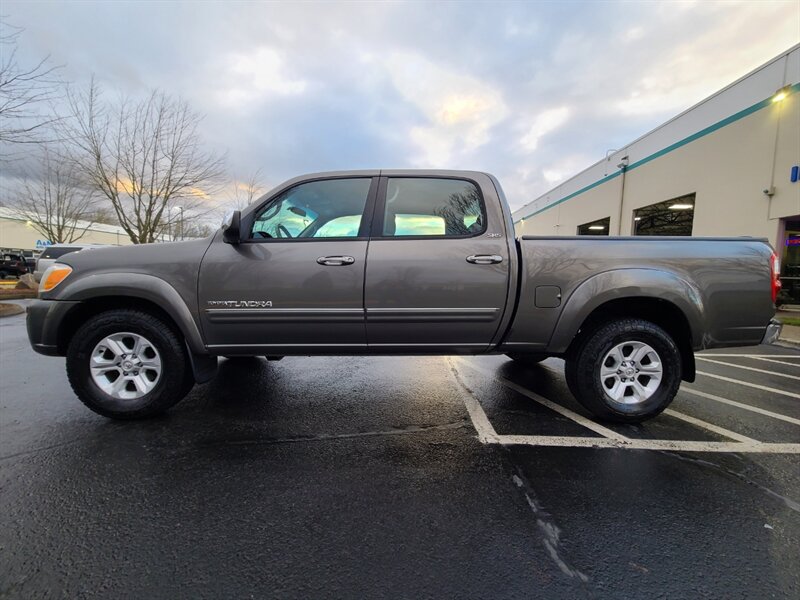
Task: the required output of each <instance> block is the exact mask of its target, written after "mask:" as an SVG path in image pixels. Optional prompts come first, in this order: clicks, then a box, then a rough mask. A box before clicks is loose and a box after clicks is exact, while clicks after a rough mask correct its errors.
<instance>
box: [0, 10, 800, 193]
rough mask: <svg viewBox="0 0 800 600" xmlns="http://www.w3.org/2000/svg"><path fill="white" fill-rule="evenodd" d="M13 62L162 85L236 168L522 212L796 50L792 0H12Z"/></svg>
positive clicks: (797, 24) (137, 85)
mask: <svg viewBox="0 0 800 600" xmlns="http://www.w3.org/2000/svg"><path fill="white" fill-rule="evenodd" d="M2 12H3V16H4V18H5V20H6V21H8V22H9V23H11V24H13V25H15V26H18V27H22V28H24V30H25V31H24V32H23V34H22V36H21V37H20V41H19V44H20V47H19V50H18V52H19V59H20V62H21V63H23V64H25V63H32V62H35V61H37V60H38V59H39V58H41V57H42V56H44V55H48V54H49V55H50V56H51V57H52V61H53V62H54V63H57V64H61V65H64V69H63V76H64V78H65V79H67V80H69V81H72V82H75V83H77V84H85V83H86V82H87V81H88V79H89V78H90V77H91V75H92V74H94V75H95V76H96V77H97V79H98V80H99V81H100V83H101V84H102V85H103V86H104V88H105V89H106V90H109V91H113V92H115V93H116V92H120V93H124V94H130V95H138V94H143V93H146V92H147V91H148V90H150V89H152V88H161V89H163V90H165V91H167V92H169V93H172V94H176V95H180V96H183V97H184V98H185V99H187V100H188V101H189V102H190V104H191V105H192V107H193V108H195V109H196V110H198V111H199V112H201V113H203V114H205V115H206V117H205V120H204V121H203V123H202V126H201V131H202V134H203V138H204V140H205V141H206V143H207V144H208V146H209V147H210V148H214V149H217V150H219V151H220V152H226V153H227V157H228V160H227V164H228V171H229V175H230V177H231V178H232V179H239V180H244V179H246V178H247V177H248V176H249V175H250V174H251V173H252V172H253V171H255V170H256V169H261V172H262V174H263V175H262V178H263V180H264V184H265V185H267V186H272V185H274V184H277V183H279V182H280V181H282V180H284V179H287V178H289V177H292V176H294V175H297V174H300V173H304V172H309V171H322V170H333V169H356V168H372V167H374V168H380V167H386V168H404V167H442V168H456V169H479V170H487V171H490V172H493V173H494V174H496V175H497V176H498V177H500V180H501V182H502V183H503V185H504V187H505V189H506V192H507V195H508V197H509V200H510V202H511V204H512V207H513V208H517V207H519V206H521V205H522V204H524V203H526V202H528V201H530V200H532V199H534V198H535V197H537V196H538V195H540V194H542V193H544V192H546V191H547V190H549V189H550V188H551V187H553V186H554V185H555V184H557V183H559V182H560V181H562V180H563V179H565V178H567V177H569V176H571V175H573V174H575V173H576V172H578V171H579V170H581V169H583V168H584V167H586V166H588V165H590V164H591V163H593V162H595V161H597V160H599V159H600V158H602V157H603V155H604V154H605V151H606V150H607V149H609V148H618V147H620V146H622V145H624V144H625V143H626V142H629V141H631V140H633V139H634V138H636V137H638V136H640V135H641V134H643V133H645V132H646V131H648V130H650V129H652V128H653V127H655V126H657V125H659V124H660V123H662V122H663V121H665V120H666V119H668V118H669V117H671V116H673V115H675V114H677V113H678V112H680V111H682V110H684V109H686V108H688V107H689V106H691V105H692V104H694V103H696V102H697V101H699V100H701V99H702V98H704V97H706V96H708V95H709V94H711V93H713V92H715V91H716V90H718V89H719V88H721V87H723V86H724V85H727V84H728V83H730V82H732V81H733V80H735V79H737V78H738V77H740V76H742V75H744V74H745V73H747V72H748V71H750V70H752V69H753V68H755V67H757V66H759V65H760V64H762V63H764V62H766V61H767V60H769V59H770V58H772V57H774V56H775V55H777V54H779V53H781V52H782V51H784V50H786V49H787V48H789V47H791V46H792V45H794V44H796V43H798V41H800V3H799V2H797V1H796V0H791V1H787V2H770V1H767V0H759V1H754V2H624V3H623V2H620V3H616V2H586V3H581V2H546V3H522V2H514V3H501V2H491V3H477V2H475V3H470V2H430V1H428V2H413V3H401V2H397V3H394V2H375V3H366V2H359V3H333V2H326V3H300V2H296V3H286V4H282V3H270V4H266V3H256V2H241V3H236V2H225V3H222V2H220V3H213V2H203V3H201V2H147V3H145V2H141V3H124V2H112V1H107V2H97V3H93V2H80V3H77V2H55V3H48V2H14V1H10V0H5V1H4V2H3V8H2Z"/></svg>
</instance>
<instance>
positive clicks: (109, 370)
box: [67, 309, 194, 419]
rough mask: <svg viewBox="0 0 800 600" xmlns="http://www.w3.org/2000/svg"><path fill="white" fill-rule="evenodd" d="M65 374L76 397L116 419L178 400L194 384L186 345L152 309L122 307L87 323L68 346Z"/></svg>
mask: <svg viewBox="0 0 800 600" xmlns="http://www.w3.org/2000/svg"><path fill="white" fill-rule="evenodd" d="M67 376H68V377H69V381H70V384H71V385H72V389H73V390H74V391H75V393H76V394H77V395H78V398H80V399H81V401H82V402H83V403H84V404H85V405H86V406H88V407H89V408H90V409H91V410H93V411H94V412H96V413H98V414H100V415H103V416H104V417H109V418H112V419H142V418H146V417H151V416H154V415H157V414H159V413H162V412H164V411H166V410H167V409H169V408H171V407H172V406H174V405H175V404H177V403H178V402H179V401H180V400H182V399H183V397H184V396H185V395H186V394H187V393H188V392H189V390H190V389H191V388H192V386H193V385H194V377H193V374H192V369H191V365H190V364H189V360H188V356H187V354H186V349H185V348H184V345H183V343H182V341H181V339H180V338H179V337H178V335H177V334H176V333H175V332H174V331H173V330H172V328H171V327H170V326H169V325H168V324H167V323H164V322H163V321H162V320H161V319H159V318H158V317H155V316H153V315H151V314H149V313H146V312H142V311H138V310H131V309H119V310H110V311H107V312H104V313H101V314H99V315H97V316H95V317H92V318H91V319H89V320H88V321H87V322H86V323H84V324H83V325H82V326H81V327H80V328H79V329H78V331H77V332H76V333H75V335H74V336H73V337H72V340H71V341H70V343H69V347H68V348H67Z"/></svg>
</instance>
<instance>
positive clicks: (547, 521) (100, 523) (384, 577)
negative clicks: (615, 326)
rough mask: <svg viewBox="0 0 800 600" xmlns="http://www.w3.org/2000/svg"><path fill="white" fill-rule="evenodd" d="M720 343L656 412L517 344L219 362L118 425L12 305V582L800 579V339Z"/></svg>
mask: <svg viewBox="0 0 800 600" xmlns="http://www.w3.org/2000/svg"><path fill="white" fill-rule="evenodd" d="M699 358H701V360H699V361H698V369H699V371H700V372H701V374H700V375H699V376H698V380H697V382H696V383H695V384H693V385H684V386H682V388H681V391H680V393H679V395H678V398H677V399H676V401H675V402H674V403H673V405H672V407H671V410H670V411H669V412H668V413H667V414H664V415H662V416H660V417H659V418H657V419H655V420H653V421H651V422H648V423H646V424H645V425H642V426H616V425H600V424H597V423H594V422H593V421H591V420H589V419H587V417H586V413H585V412H584V411H583V410H582V409H581V408H580V407H579V406H578V405H577V404H576V403H575V402H574V400H573V399H572V398H571V396H570V395H569V392H568V391H567V389H566V385H565V383H564V380H563V363H562V362H561V361H559V360H556V359H549V360H547V361H545V362H544V363H542V364H541V365H540V366H537V367H534V368H522V367H519V366H518V365H515V364H514V363H512V362H511V361H509V360H508V359H506V358H505V357H500V356H495V357H483V358H469V357H430V358H424V357H399V358H398V357H385V358H383V357H381V358H362V357H348V358H342V357H331V358H286V359H285V360H283V361H281V362H271V363H268V362H267V361H265V360H262V359H247V360H239V361H222V362H221V365H220V374H219V377H218V378H217V379H216V380H214V381H213V382H211V383H209V384H206V385H204V386H197V387H195V389H194V390H193V392H192V393H191V395H190V396H189V397H188V398H187V399H186V400H184V401H183V402H182V403H181V404H180V405H178V406H177V407H176V408H175V409H173V410H172V411H171V412H170V413H169V414H168V415H167V416H165V417H163V418H159V419H156V420H151V421H146V422H131V423H119V422H112V421H109V420H106V419H104V418H102V417H99V416H96V415H94V414H93V413H91V412H89V411H88V409H86V408H84V407H83V405H82V404H81V403H80V402H79V401H78V400H77V398H76V397H75V396H74V394H73V393H72V391H71V390H70V388H69V385H68V384H67V380H66V376H65V374H64V361H63V359H59V358H47V357H43V356H39V355H36V354H35V353H33V351H32V350H30V349H29V347H28V345H27V338H26V335H25V330H24V316H22V315H20V316H14V317H8V318H5V319H2V320H0V373H2V386H1V387H0V395H1V396H2V397H1V399H0V597H2V598H32V597H36V598H46V597H85V598H125V597H134V598H178V597H191V598H220V597H229V598H263V597H304V598H306V597H325V598H358V597H404V598H412V597H413V598H418V597H468V598H512V597H525V598H529V597H547V598H642V597H648V598H651V597H670V598H697V597H703V598H726V599H727V598H739V597H741V598H753V597H758V598H797V597H798V596H800V574H799V572H798V569H797V565H798V564H800V468H798V466H799V465H800V351H798V350H796V349H792V348H786V347H781V346H761V347H754V348H742V349H733V350H725V351H714V352H708V353H703V354H702V355H699Z"/></svg>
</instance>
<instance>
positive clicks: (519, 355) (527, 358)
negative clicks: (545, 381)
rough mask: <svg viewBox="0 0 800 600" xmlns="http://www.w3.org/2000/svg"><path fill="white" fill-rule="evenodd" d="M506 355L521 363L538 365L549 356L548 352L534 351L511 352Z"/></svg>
mask: <svg viewBox="0 0 800 600" xmlns="http://www.w3.org/2000/svg"><path fill="white" fill-rule="evenodd" d="M506 356H507V357H508V358H510V359H511V360H513V361H514V362H517V363H519V364H521V365H536V364H539V363H540V362H542V361H543V360H545V359H546V358H548V356H547V354H535V353H533V352H509V353H507V354H506Z"/></svg>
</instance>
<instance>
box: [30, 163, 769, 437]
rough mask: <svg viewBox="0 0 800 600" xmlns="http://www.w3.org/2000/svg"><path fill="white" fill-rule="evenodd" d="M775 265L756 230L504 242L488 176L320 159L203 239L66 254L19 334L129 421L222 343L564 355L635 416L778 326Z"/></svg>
mask: <svg viewBox="0 0 800 600" xmlns="http://www.w3.org/2000/svg"><path fill="white" fill-rule="evenodd" d="M367 250H369V252H368V251H367ZM778 273H779V269H778V261H777V257H776V255H775V252H774V251H773V250H772V248H771V247H770V246H769V244H768V243H767V241H766V240H763V239H752V238H670V237H617V238H615V237H595V236H583V237H581V236H578V237H531V236H522V237H521V238H517V239H515V236H514V228H513V223H512V219H511V211H510V210H509V208H508V205H507V204H506V201H505V197H504V195H503V191H502V189H501V187H500V184H499V183H498V181H497V180H496V179H495V178H494V177H492V176H491V175H488V174H486V173H479V172H472V171H405V170H403V171H351V172H336V173H323V174H315V175H306V176H303V177H298V178H295V179H292V180H290V181H287V182H286V183H284V184H282V185H280V186H278V187H277V188H275V189H274V190H272V191H271V192H269V193H267V194H266V195H265V196H263V197H262V198H260V199H259V200H258V201H256V202H255V203H254V204H253V205H252V206H250V207H248V208H247V209H245V210H243V211H241V212H239V211H233V212H231V213H230V214H229V215H228V216H227V217H226V220H225V221H224V223H223V227H222V228H221V229H220V230H219V231H218V232H216V234H214V235H213V236H211V237H210V238H208V239H204V240H195V241H187V242H178V243H172V244H145V245H138V246H128V247H121V248H103V249H98V250H94V251H92V252H78V253H72V254H66V255H64V256H61V258H59V260H58V262H56V263H55V264H54V265H53V266H51V267H50V268H49V269H48V270H47V272H46V273H45V274H44V276H43V278H42V281H41V285H40V288H39V290H40V297H41V300H39V301H37V302H35V303H34V304H32V305H31V306H30V307H29V309H28V335H29V337H30V342H31V344H32V346H33V348H34V349H35V350H36V351H37V352H39V353H42V354H47V355H55V356H66V358H67V360H66V367H67V374H68V376H69V381H70V383H71V384H72V387H73V389H74V390H75V393H76V394H77V395H78V397H79V398H80V399H81V400H82V401H83V402H84V403H85V404H86V405H87V406H88V407H89V408H90V409H92V410H94V411H95V412H97V413H99V414H101V415H105V416H107V417H114V418H121V419H134V418H140V417H147V416H151V415H155V414H157V413H160V412H162V411H164V410H167V409H168V408H170V407H171V406H173V405H174V404H176V403H177V402H178V401H180V400H181V398H183V397H184V396H185V395H186V394H187V393H188V391H189V390H190V389H191V387H192V386H193V385H194V383H195V382H203V381H207V380H209V379H210V378H211V377H213V376H214V374H215V373H216V369H217V357H219V356H253V355H267V356H270V357H272V358H277V357H280V356H284V355H312V354H318V355H340V354H341V355H345V354H347V355H354V354H355V355H359V354H444V355H449V354H503V353H504V354H507V355H508V356H509V357H511V358H512V359H513V360H515V361H518V362H519V363H521V364H522V365H530V364H533V363H536V362H538V361H541V360H543V359H545V358H547V357H551V356H556V357H562V358H564V359H565V360H566V380H567V383H568V385H569V388H570V390H571V391H572V393H573V394H574V395H575V397H576V398H577V399H578V400H579V401H580V402H581V403H582V404H583V405H584V406H585V407H586V408H587V409H588V410H589V411H591V412H592V413H593V414H594V415H595V416H596V417H598V418H600V419H604V420H609V421H619V422H639V421H642V420H644V419H649V418H651V417H653V416H655V415H657V414H659V413H660V412H661V411H663V410H664V409H665V408H666V407H667V406H668V405H669V403H670V402H671V401H672V399H673V398H674V396H675V394H676V393H677V391H678V387H679V385H680V383H681V380H684V381H693V380H694V378H695V359H694V351H695V350H702V349H705V348H719V347H724V346H747V345H755V344H760V343H762V342H771V341H774V340H775V339H776V338H777V336H778V334H779V332H780V323H778V322H777V321H774V320H772V317H773V316H774V313H775V305H774V302H775V297H776V295H777V292H778V290H779V289H780V281H779V279H778Z"/></svg>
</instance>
